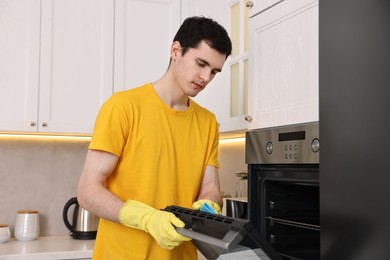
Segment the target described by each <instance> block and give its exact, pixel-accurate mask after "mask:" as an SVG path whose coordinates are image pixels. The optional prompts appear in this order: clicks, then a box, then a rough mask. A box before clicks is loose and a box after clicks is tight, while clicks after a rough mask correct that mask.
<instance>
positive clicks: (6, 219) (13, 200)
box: [0, 136, 246, 236]
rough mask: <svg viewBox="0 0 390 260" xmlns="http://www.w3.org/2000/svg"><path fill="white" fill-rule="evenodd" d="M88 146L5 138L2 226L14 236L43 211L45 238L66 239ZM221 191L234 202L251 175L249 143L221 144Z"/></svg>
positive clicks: (0, 155)
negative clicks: (19, 216)
mask: <svg viewBox="0 0 390 260" xmlns="http://www.w3.org/2000/svg"><path fill="white" fill-rule="evenodd" d="M88 144H89V141H88V140H62V139H56V138H36V137H34V138H26V137H17V138H9V137H3V136H0V223H4V224H9V225H10V227H11V230H12V233H13V227H14V221H15V216H16V211H17V210H20V209H35V210H39V212H40V217H41V221H40V223H41V235H42V236H48V235H66V234H68V233H69V232H68V230H67V229H66V227H65V225H64V224H63V220H62V211H63V207H64V205H65V203H66V202H67V201H68V199H70V198H71V197H74V196H76V185H77V182H78V178H79V175H80V172H81V170H82V167H83V163H84V159H85V155H86V152H87V149H88V148H87V147H88ZM220 163H221V170H220V172H221V186H222V190H223V191H224V193H225V194H230V195H232V196H234V194H235V187H236V186H235V185H236V177H235V175H234V173H235V172H238V171H242V170H246V166H245V163H244V142H243V141H238V142H237V141H235V142H227V143H223V142H222V143H221V145H220Z"/></svg>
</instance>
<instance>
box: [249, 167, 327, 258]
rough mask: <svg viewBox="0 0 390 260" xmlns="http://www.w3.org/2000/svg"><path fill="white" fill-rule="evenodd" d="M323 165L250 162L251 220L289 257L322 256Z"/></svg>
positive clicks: (275, 246) (278, 249)
mask: <svg viewBox="0 0 390 260" xmlns="http://www.w3.org/2000/svg"><path fill="white" fill-rule="evenodd" d="M318 176H319V165H318V164H296V165H260V164H257V165H250V166H249V191H250V192H249V195H250V197H249V201H250V205H249V219H250V221H251V222H252V223H253V225H254V227H255V228H256V230H258V232H259V233H260V234H261V235H262V236H263V237H264V238H265V239H266V240H267V241H268V242H269V243H270V244H271V245H272V246H273V247H274V248H275V250H276V251H278V252H279V253H280V254H281V255H283V256H285V257H287V259H296V258H297V259H319V258H320V218H319V214H320V211H319V178H318Z"/></svg>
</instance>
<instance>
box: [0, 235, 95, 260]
mask: <svg viewBox="0 0 390 260" xmlns="http://www.w3.org/2000/svg"><path fill="white" fill-rule="evenodd" d="M94 244H95V240H77V239H73V238H72V237H70V236H49V237H39V238H38V239H36V240H33V241H26V242H23V241H17V240H15V239H14V238H13V239H11V240H10V241H8V242H6V243H3V244H0V260H5V259H7V260H8V259H10V260H11V259H12V260H14V259H15V260H24V259H28V260H52V259H82V258H91V257H92V251H93V247H94Z"/></svg>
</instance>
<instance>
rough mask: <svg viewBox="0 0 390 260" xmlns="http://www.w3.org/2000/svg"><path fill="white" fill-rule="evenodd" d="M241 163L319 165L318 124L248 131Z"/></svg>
mask: <svg viewBox="0 0 390 260" xmlns="http://www.w3.org/2000/svg"><path fill="white" fill-rule="evenodd" d="M245 147H246V148H245V149H246V150H245V162H246V163H248V164H250V163H263V164H267V163H269V164H271V163H319V152H320V139H319V126H318V122H311V123H305V124H299V125H289V126H281V127H273V128H265V129H254V130H249V131H248V132H247V133H246V146H245Z"/></svg>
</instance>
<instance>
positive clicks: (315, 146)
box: [311, 138, 320, 153]
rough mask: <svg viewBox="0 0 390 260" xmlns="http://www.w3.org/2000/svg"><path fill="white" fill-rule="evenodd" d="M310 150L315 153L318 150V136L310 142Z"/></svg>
mask: <svg viewBox="0 0 390 260" xmlns="http://www.w3.org/2000/svg"><path fill="white" fill-rule="evenodd" d="M311 150H312V151H313V152H315V153H316V152H318V151H319V150H320V140H318V138H314V139H313V141H312V142H311Z"/></svg>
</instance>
